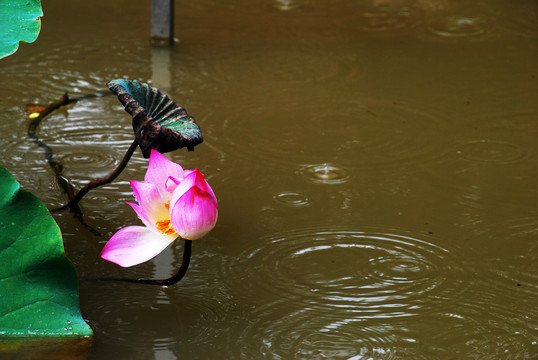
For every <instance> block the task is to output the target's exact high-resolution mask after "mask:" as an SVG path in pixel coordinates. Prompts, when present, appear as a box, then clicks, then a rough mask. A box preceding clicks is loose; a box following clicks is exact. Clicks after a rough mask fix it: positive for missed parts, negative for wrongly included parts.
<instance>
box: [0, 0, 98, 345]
mask: <svg viewBox="0 0 538 360" xmlns="http://www.w3.org/2000/svg"><path fill="white" fill-rule="evenodd" d="M0 1H1V0H0ZM92 333H93V332H92V329H91V328H90V327H89V326H88V324H86V322H85V321H84V319H82V316H81V313H80V309H79V297H78V280H77V275H76V272H75V268H74V266H73V264H72V263H71V261H70V260H69V259H68V258H67V257H66V256H65V253H64V247H63V242H62V236H61V233H60V229H59V228H58V225H57V224H56V222H55V221H54V219H53V218H52V216H51V215H50V213H49V211H48V210H47V208H46V207H45V205H44V204H43V203H42V202H41V201H40V200H39V199H38V198H37V197H35V196H34V195H32V194H31V193H29V192H27V191H24V190H20V189H19V183H18V182H17V181H16V180H15V178H13V176H11V174H10V173H9V172H8V171H7V170H6V169H4V168H3V167H2V166H0V337H22V336H24V337H29V336H32V337H35V336H40V337H41V336H55V337H59V336H61V337H64V336H91V335H92Z"/></svg>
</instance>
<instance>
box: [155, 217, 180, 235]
mask: <svg viewBox="0 0 538 360" xmlns="http://www.w3.org/2000/svg"><path fill="white" fill-rule="evenodd" d="M155 227H156V228H157V230H159V232H160V233H161V234H165V235H171V234H174V233H175V232H176V231H175V230H174V228H173V227H172V224H171V223H170V219H166V220H160V221H157V222H156V223H155Z"/></svg>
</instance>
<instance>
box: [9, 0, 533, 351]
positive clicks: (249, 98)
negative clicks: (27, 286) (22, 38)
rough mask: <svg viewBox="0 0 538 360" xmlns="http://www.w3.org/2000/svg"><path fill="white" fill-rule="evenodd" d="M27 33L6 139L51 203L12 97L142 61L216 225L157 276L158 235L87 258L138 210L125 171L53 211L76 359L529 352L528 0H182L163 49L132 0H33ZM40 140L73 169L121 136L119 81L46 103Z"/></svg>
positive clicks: (114, 156)
mask: <svg viewBox="0 0 538 360" xmlns="http://www.w3.org/2000/svg"><path fill="white" fill-rule="evenodd" d="M43 8H44V12H45V16H44V18H43V26H42V32H41V34H40V36H39V38H38V40H37V42H36V43H34V44H23V45H22V46H21V48H20V50H19V51H18V52H17V53H16V54H14V55H12V56H10V57H8V58H5V59H2V60H1V61H0V84H1V85H0V109H1V111H0V132H1V134H2V135H1V136H0V144H1V146H0V155H1V161H2V164H3V165H4V166H5V167H6V168H7V169H8V170H9V171H10V172H11V173H12V174H13V175H14V176H15V177H16V178H17V179H18V181H19V182H20V183H21V184H22V186H23V188H25V189H26V190H29V191H31V192H33V193H34V194H36V195H37V196H38V197H39V198H40V199H41V200H42V201H43V202H44V203H45V204H46V205H47V206H48V207H49V208H55V207H58V206H60V205H62V204H63V203H64V202H65V200H66V198H65V195H64V194H63V193H62V190H61V189H60V188H59V187H58V185H57V184H56V182H55V179H54V175H53V173H52V171H51V169H50V168H49V167H48V165H47V163H46V161H45V157H44V153H43V150H42V149H41V148H39V147H37V146H36V145H35V144H34V143H33V142H31V141H30V140H29V138H28V136H27V134H26V130H27V126H28V123H29V120H28V119H27V117H26V115H25V112H24V109H25V105H26V104H27V103H42V104H47V103H50V102H52V101H54V100H56V99H57V98H59V97H60V96H61V95H62V94H63V93H64V92H67V93H69V95H71V96H79V95H85V94H92V93H96V92H107V91H108V90H107V89H106V87H105V83H106V82H107V81H109V80H111V79H115V78H128V79H133V80H134V79H136V80H140V81H144V82H151V83H152V84H153V85H155V86H158V87H159V88H161V89H162V90H163V91H164V92H165V93H167V94H168V95H169V96H170V97H171V98H172V99H174V100H175V101H177V102H178V103H179V104H180V105H182V106H183V107H185V108H186V109H187V111H188V112H189V114H191V115H192V116H194V117H195V118H196V120H197V122H198V123H199V125H200V127H201V128H202V131H203V134H204V138H205V142H204V143H203V144H201V145H199V146H197V147H196V150H195V151H194V152H187V151H186V150H179V151H176V152H173V153H169V154H167V156H168V158H170V159H172V160H174V161H176V162H179V163H180V164H181V165H182V166H183V167H184V168H188V169H191V168H195V167H198V168H200V170H201V171H202V172H203V173H205V174H206V178H207V179H208V181H209V183H210V184H211V185H212V187H213V189H214V190H215V193H216V194H217V197H218V200H219V220H218V223H217V226H216V228H215V229H214V230H213V231H212V232H211V233H210V234H209V235H208V236H206V237H205V238H204V239H203V240H200V241H196V242H195V243H194V245H193V256H192V260H191V267H190V269H189V271H188V273H187V275H186V277H185V278H184V279H183V280H182V281H181V282H180V283H179V284H177V285H174V286H172V287H169V288H160V287H152V286H147V285H140V284H129V283H120V282H108V283H102V282H92V281H86V280H85V279H91V278H96V277H104V276H110V275H113V276H118V277H132V278H138V277H155V278H163V277H168V276H170V275H171V274H173V273H174V272H175V270H176V268H177V266H178V263H179V262H180V261H181V254H182V244H181V242H179V241H177V242H175V243H174V244H173V245H172V246H171V247H170V248H169V249H167V250H165V252H163V253H162V254H161V255H159V256H158V257H157V258H155V260H153V261H150V262H148V263H146V264H143V265H140V266H136V267H133V268H129V269H123V268H120V267H118V266H116V265H114V264H111V263H108V262H106V261H104V260H101V259H100V257H99V255H100V251H101V249H102V247H103V246H104V244H105V243H106V241H107V240H108V239H109V238H110V236H111V235H112V234H114V232H115V231H117V230H118V229H120V228H121V227H124V226H127V225H138V224H139V221H138V220H137V218H136V215H135V214H134V213H133V212H132V210H131V209H130V207H129V206H127V205H126V204H125V201H132V200H133V198H132V191H131V188H130V186H129V180H131V179H135V180H142V179H143V175H144V173H145V170H146V165H147V160H145V159H143V158H142V156H141V154H140V152H137V153H135V155H134V156H133V159H132V160H131V162H130V164H129V166H128V168H127V170H125V172H124V173H123V174H122V175H121V176H120V177H119V178H118V179H117V180H116V181H115V182H113V183H111V184H109V185H106V186H103V187H102V188H99V189H97V190H94V191H92V192H90V194H89V195H88V196H86V198H84V200H83V201H82V203H81V206H82V209H83V211H84V218H85V220H86V222H87V223H88V224H89V225H90V226H91V227H92V228H94V229H96V230H98V231H99V232H100V233H101V234H102V235H101V236H100V237H98V236H95V235H94V234H93V233H91V232H90V231H88V229H87V228H85V227H84V226H82V225H81V224H80V222H78V221H77V220H76V219H74V218H73V216H72V215H71V214H69V213H68V212H59V213H55V214H54V217H55V219H56V220H57V222H58V224H59V225H60V227H61V229H62V233H63V237H64V242H65V248H66V252H67V254H68V256H69V257H70V258H71V259H72V261H73V262H74V264H75V266H76V268H77V271H78V275H79V278H80V279H81V282H80V305H81V310H82V313H83V316H84V318H85V319H87V321H88V322H89V323H90V324H91V326H92V327H93V329H94V330H95V339H94V342H93V344H92V346H91V348H90V349H89V350H87V351H86V352H84V353H83V354H82V355H81V356H82V357H83V358H90V359H108V358H110V359H217V358H218V359H325V358H328V359H420V358H423V359H456V358H457V359H530V358H533V357H536V356H537V355H538V343H537V341H538V310H537V309H538V307H537V304H538V275H537V274H538V245H537V244H538V241H537V240H538V239H537V237H538V207H537V204H538V186H537V185H538V181H537V178H538V161H537V160H538V141H537V139H538V96H537V94H538V85H537V80H536V76H537V73H536V70H537V64H538V62H537V60H538V49H537V45H538V42H537V40H538V21H537V19H538V16H537V14H538V5H537V3H536V2H535V1H501V0H492V1H487V2H486V1H478V2H468V1H463V0H462V1H452V0H446V1H427V0H422V1H411V0H401V1H389V0H387V1H347V0H346V1H344V0H342V1H328V0H310V1H309V0H304V1H300V0H288V1H286V0H276V1H269V0H265V1H257V2H253V1H247V0H232V1H227V2H221V1H210V0H202V1H196V2H186V1H181V2H176V37H177V38H178V42H177V43H176V44H175V46H174V47H173V48H172V49H170V50H168V49H159V48H152V47H151V45H150V43H149V41H148V37H149V28H150V19H149V10H150V3H149V1H142V2H131V1H126V0H121V1H114V2H111V1H102V0H94V1H91V2H80V1H76V2H73V1H55V2H44V3H43ZM38 135H39V136H40V139H41V140H42V141H44V142H45V143H46V144H47V145H48V146H50V147H51V149H52V150H53V154H54V157H55V158H56V159H57V160H58V161H60V162H61V163H62V164H63V166H64V175H66V177H68V178H69V180H70V181H71V182H72V183H73V184H74V185H75V186H77V187H80V186H82V185H84V184H85V183H86V182H87V181H88V180H90V179H92V178H95V177H98V176H102V175H104V174H106V173H108V172H109V171H110V170H111V169H112V168H113V167H114V166H115V165H117V164H118V162H119V160H120V159H121V157H122V155H123V153H124V152H125V151H126V149H127V148H128V146H129V144H130V143H131V141H132V138H133V134H132V128H131V125H130V118H129V116H128V115H127V114H126V113H125V112H124V111H123V108H122V106H121V104H120V103H119V102H118V100H117V99H116V98H115V97H113V96H106V97H98V98H91V99H87V100H84V101H80V102H78V103H76V104H73V105H70V106H68V107H65V108H62V109H61V110H59V111H56V112H55V113H53V114H52V115H51V116H50V117H48V118H47V119H46V120H44V121H43V123H42V124H41V125H40V128H39V130H38Z"/></svg>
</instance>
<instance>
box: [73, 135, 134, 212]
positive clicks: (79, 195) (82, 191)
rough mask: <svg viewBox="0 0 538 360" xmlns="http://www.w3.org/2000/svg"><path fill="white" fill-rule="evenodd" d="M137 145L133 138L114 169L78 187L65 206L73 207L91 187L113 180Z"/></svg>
mask: <svg viewBox="0 0 538 360" xmlns="http://www.w3.org/2000/svg"><path fill="white" fill-rule="evenodd" d="M137 146H138V141H137V140H136V139H135V140H134V141H133V143H132V144H131V146H129V149H128V150H127V152H126V153H125V155H124V156H123V159H122V160H121V162H120V163H119V165H118V167H116V168H115V169H114V171H112V172H111V173H110V174H108V175H107V176H104V177H102V178H99V179H95V180H92V181H90V182H89V183H88V184H87V185H86V186H84V187H83V188H82V189H80V191H79V192H78V193H77V195H76V196H75V197H74V198H73V199H72V200H71V201H70V202H69V203H68V204H67V205H66V206H67V207H68V208H71V209H73V208H74V207H75V206H76V205H77V204H78V202H79V201H80V200H82V198H83V197H84V195H86V194H87V193H88V192H89V191H90V190H91V189H94V188H96V187H98V186H101V185H105V184H108V183H110V182H112V181H114V179H116V178H117V177H118V175H119V174H120V173H121V172H122V171H123V169H125V166H127V163H128V162H129V160H130V159H131V156H132V155H133V153H134V151H135V150H136V147H137Z"/></svg>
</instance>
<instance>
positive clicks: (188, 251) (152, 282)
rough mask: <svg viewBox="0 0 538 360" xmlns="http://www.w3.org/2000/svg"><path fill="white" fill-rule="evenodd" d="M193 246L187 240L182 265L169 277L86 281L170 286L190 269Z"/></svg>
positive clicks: (190, 241)
mask: <svg viewBox="0 0 538 360" xmlns="http://www.w3.org/2000/svg"><path fill="white" fill-rule="evenodd" d="M191 248H192V240H186V239H185V243H184V246H183V260H182V263H181V266H180V267H179V269H178V270H177V273H176V274H175V275H173V276H172V277H169V278H168V279H124V278H99V279H87V280H86V281H125V282H131V283H138V284H148V285H160V286H170V285H174V284H175V283H178V282H179V281H180V280H181V279H183V277H184V276H185V274H186V273H187V270H188V269H189V263H190V261H191Z"/></svg>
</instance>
